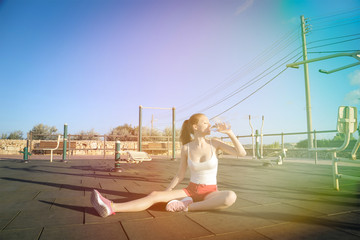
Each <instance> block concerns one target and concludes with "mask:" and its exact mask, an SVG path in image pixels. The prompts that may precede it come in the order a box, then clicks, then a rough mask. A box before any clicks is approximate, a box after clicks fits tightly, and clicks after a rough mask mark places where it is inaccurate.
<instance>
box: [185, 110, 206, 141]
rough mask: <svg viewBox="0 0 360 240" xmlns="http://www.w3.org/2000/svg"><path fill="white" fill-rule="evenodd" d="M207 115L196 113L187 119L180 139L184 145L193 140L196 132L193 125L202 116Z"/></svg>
mask: <svg viewBox="0 0 360 240" xmlns="http://www.w3.org/2000/svg"><path fill="white" fill-rule="evenodd" d="M202 116H205V115H204V114H202V113H196V114H194V115H192V116H191V117H190V118H189V120H185V121H184V123H183V125H182V127H181V132H180V141H181V143H182V144H183V145H185V144H187V143H189V142H191V141H192V140H193V138H192V136H191V135H192V134H194V129H193V127H192V126H193V125H194V124H197V123H198V122H199V119H200V117H202Z"/></svg>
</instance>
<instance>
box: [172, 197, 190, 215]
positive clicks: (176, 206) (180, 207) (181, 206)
mask: <svg viewBox="0 0 360 240" xmlns="http://www.w3.org/2000/svg"><path fill="white" fill-rule="evenodd" d="M193 202H194V201H193V199H192V198H191V197H186V198H184V199H182V200H171V201H170V202H168V204H166V211H168V212H182V211H184V212H187V211H188V206H189V205H190V204H192V203H193Z"/></svg>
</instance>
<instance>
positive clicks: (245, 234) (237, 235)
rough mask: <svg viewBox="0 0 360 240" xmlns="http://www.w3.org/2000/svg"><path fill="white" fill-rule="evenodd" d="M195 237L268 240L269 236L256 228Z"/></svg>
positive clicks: (218, 239) (227, 239)
mask: <svg viewBox="0 0 360 240" xmlns="http://www.w3.org/2000/svg"><path fill="white" fill-rule="evenodd" d="M195 239H203V240H229V239H237V240H268V238H267V237H264V236H263V235H261V234H259V233H257V232H256V231H254V230H244V231H241V232H234V233H225V234H217V235H213V236H209V237H202V238H195Z"/></svg>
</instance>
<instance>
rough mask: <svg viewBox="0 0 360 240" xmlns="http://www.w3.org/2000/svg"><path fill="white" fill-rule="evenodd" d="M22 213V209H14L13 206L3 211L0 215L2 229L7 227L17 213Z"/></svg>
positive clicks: (0, 228)
mask: <svg viewBox="0 0 360 240" xmlns="http://www.w3.org/2000/svg"><path fill="white" fill-rule="evenodd" d="M19 214H20V211H17V210H13V209H11V208H9V209H7V210H6V211H1V215H0V216H1V217H0V231H1V230H3V229H5V228H6V227H7V226H8V225H9V224H10V223H11V221H12V220H13V219H15V218H16V216H17V215H19Z"/></svg>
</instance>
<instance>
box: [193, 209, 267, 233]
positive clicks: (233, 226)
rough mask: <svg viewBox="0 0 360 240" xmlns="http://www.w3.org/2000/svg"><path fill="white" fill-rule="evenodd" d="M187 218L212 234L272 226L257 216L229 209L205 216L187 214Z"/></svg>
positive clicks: (212, 212) (208, 213) (207, 213)
mask: <svg viewBox="0 0 360 240" xmlns="http://www.w3.org/2000/svg"><path fill="white" fill-rule="evenodd" d="M188 217H189V218H191V219H192V220H194V221H195V222H197V223H198V224H200V225H201V226H203V227H204V228H206V229H207V230H209V231H211V232H212V233H214V234H225V233H231V232H238V231H243V230H246V229H252V228H256V227H262V226H268V225H271V224H273V222H272V221H270V220H268V219H265V218H262V217H259V216H257V215H250V214H248V213H246V212H243V211H239V210H238V211H237V212H233V211H231V210H230V209H229V210H228V211H225V210H222V211H211V212H206V213H205V214H189V215H188Z"/></svg>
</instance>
